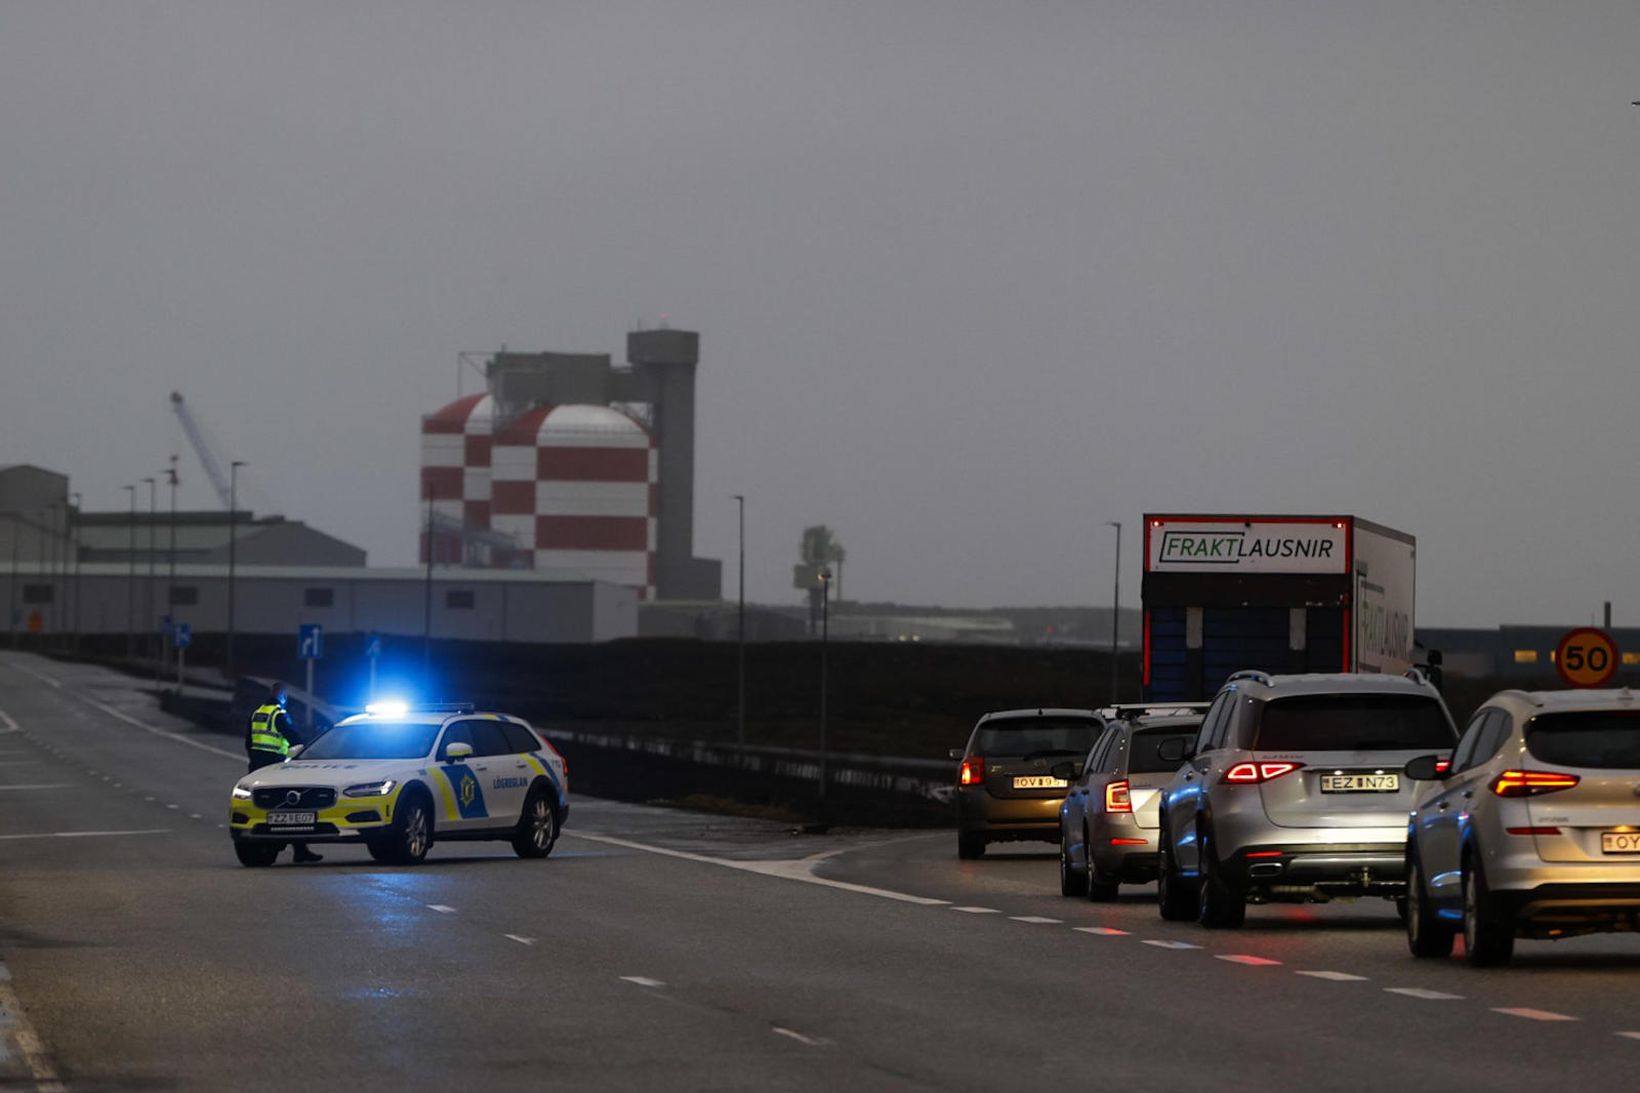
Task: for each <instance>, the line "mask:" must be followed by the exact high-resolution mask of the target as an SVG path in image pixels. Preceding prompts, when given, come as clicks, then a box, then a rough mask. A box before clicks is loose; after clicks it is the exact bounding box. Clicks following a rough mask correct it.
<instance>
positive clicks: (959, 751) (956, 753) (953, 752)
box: [945, 748, 968, 763]
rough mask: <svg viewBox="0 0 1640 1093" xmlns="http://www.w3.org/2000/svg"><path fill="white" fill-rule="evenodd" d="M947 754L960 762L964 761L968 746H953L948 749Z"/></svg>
mask: <svg viewBox="0 0 1640 1093" xmlns="http://www.w3.org/2000/svg"><path fill="white" fill-rule="evenodd" d="M945 754H947V755H949V756H950V757H951V758H953V759H955V760H956V761H957V762H959V763H960V762H962V757H963V756H965V755H967V754H968V749H966V748H951V749H949V750H948V751H946V753H945Z"/></svg>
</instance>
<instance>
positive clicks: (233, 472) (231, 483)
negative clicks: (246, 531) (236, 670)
mask: <svg viewBox="0 0 1640 1093" xmlns="http://www.w3.org/2000/svg"><path fill="white" fill-rule="evenodd" d="M244 465H245V461H244V460H243V459H236V460H234V461H233V462H232V463H229V464H228V643H227V647H226V649H225V650H224V653H223V657H222V660H223V666H224V667H225V668H226V669H227V673H228V675H229V676H232V675H233V637H234V617H233V606H234V605H233V594H234V559H235V554H236V552H237V549H238V546H239V534H238V532H239V524H238V521H239V468H240V467H243V466H244Z"/></svg>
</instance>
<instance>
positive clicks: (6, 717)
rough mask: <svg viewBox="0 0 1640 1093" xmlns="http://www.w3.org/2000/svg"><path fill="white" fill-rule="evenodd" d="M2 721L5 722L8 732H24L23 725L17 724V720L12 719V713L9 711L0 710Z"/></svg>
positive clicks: (0, 719)
mask: <svg viewBox="0 0 1640 1093" xmlns="http://www.w3.org/2000/svg"><path fill="white" fill-rule="evenodd" d="M0 722H4V723H5V726H6V731H7V732H22V731H23V730H22V726H21V725H19V724H17V722H15V721H13V720H12V719H11V714H9V713H7V712H6V711H5V710H0Z"/></svg>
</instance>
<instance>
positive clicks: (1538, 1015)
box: [1492, 1006, 1578, 1021]
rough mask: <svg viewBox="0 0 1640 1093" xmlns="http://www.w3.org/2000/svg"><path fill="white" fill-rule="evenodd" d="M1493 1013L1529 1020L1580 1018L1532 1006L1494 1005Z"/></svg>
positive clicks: (1571, 1019) (1573, 1019) (1568, 1019)
mask: <svg viewBox="0 0 1640 1093" xmlns="http://www.w3.org/2000/svg"><path fill="white" fill-rule="evenodd" d="M1492 1012H1493V1013H1502V1014H1505V1015H1507V1016H1509V1017H1524V1018H1526V1019H1527V1020H1528V1021H1576V1020H1578V1018H1576V1017H1573V1016H1571V1015H1570V1014H1567V1013H1553V1012H1551V1011H1549V1010H1535V1009H1532V1008H1531V1007H1530V1006H1493V1007H1492Z"/></svg>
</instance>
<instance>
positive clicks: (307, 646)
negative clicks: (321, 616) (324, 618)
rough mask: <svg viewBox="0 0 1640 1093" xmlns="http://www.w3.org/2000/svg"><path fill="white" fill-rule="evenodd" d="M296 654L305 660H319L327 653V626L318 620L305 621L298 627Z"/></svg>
mask: <svg viewBox="0 0 1640 1093" xmlns="http://www.w3.org/2000/svg"><path fill="white" fill-rule="evenodd" d="M296 655H297V656H298V657H300V658H302V659H303V660H318V659H319V658H321V657H323V656H324V655H325V628H324V627H323V626H320V625H319V624H318V623H316V622H304V623H302V624H301V625H300V626H298V627H297V628H296Z"/></svg>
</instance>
